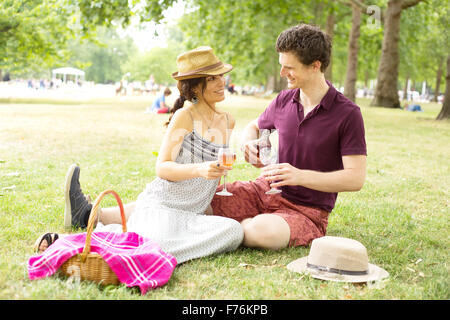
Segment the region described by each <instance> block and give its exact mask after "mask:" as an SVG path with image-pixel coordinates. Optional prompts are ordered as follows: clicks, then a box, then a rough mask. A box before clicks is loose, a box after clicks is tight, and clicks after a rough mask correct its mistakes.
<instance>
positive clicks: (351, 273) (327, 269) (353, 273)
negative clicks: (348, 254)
mask: <svg viewBox="0 0 450 320" xmlns="http://www.w3.org/2000/svg"><path fill="white" fill-rule="evenodd" d="M306 266H307V267H308V268H311V269H315V270H318V271H325V272H331V273H337V274H343V275H347V276H364V275H366V274H369V270H365V271H350V270H342V269H335V268H330V267H324V266H318V265H315V264H311V263H309V262H307V263H306Z"/></svg>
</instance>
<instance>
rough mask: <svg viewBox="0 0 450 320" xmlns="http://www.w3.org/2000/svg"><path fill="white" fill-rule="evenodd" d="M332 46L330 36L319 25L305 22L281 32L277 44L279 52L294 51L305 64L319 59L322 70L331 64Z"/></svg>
mask: <svg viewBox="0 0 450 320" xmlns="http://www.w3.org/2000/svg"><path fill="white" fill-rule="evenodd" d="M331 47H332V44H331V38H330V36H328V35H327V34H326V33H325V32H323V31H322V30H321V29H320V28H319V27H317V26H314V25H309V24H303V23H302V24H299V25H297V26H294V27H291V28H289V29H287V30H284V31H283V32H282V33H280V35H279V36H278V39H277V43H276V45H275V48H276V49H277V52H292V53H294V54H295V56H296V57H297V58H298V59H299V61H300V62H301V63H303V64H304V65H310V64H312V63H313V62H314V61H317V60H319V61H320V63H321V65H320V71H322V72H325V70H326V69H327V67H328V65H329V64H330V56H331Z"/></svg>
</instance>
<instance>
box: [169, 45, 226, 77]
mask: <svg viewBox="0 0 450 320" xmlns="http://www.w3.org/2000/svg"><path fill="white" fill-rule="evenodd" d="M177 68H178V71H177V72H174V73H172V77H173V78H174V79H175V80H185V79H192V78H200V77H206V76H216V75H219V74H224V73H227V72H230V71H231V70H232V69H233V67H232V66H231V65H230V64H227V63H223V62H222V61H220V60H219V58H217V57H216V56H215V55H214V53H213V49H212V48H211V47H207V46H202V47H198V48H195V49H193V50H190V51H187V52H185V53H182V54H180V55H179V56H178V57H177Z"/></svg>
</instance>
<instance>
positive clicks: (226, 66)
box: [172, 63, 233, 80]
mask: <svg viewBox="0 0 450 320" xmlns="http://www.w3.org/2000/svg"><path fill="white" fill-rule="evenodd" d="M231 70H233V66H232V65H231V64H228V63H224V64H223V65H222V66H221V67H220V68H217V69H212V70H208V71H207V72H203V73H195V74H191V75H186V76H183V75H178V72H174V73H173V74H172V78H174V79H175V80H186V79H195V78H203V77H207V76H217V75H219V74H225V73H227V72H230V71H231Z"/></svg>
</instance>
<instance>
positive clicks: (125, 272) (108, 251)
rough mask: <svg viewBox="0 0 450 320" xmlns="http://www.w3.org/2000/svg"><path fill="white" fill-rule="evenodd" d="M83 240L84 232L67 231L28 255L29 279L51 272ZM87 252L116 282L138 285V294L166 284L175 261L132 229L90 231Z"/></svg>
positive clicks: (80, 244)
mask: <svg viewBox="0 0 450 320" xmlns="http://www.w3.org/2000/svg"><path fill="white" fill-rule="evenodd" d="M85 241H86V232H84V233H77V234H71V235H68V236H66V237H62V238H60V239H58V240H56V241H55V242H54V243H53V244H52V245H51V246H50V247H49V248H48V249H47V250H45V251H44V252H43V253H42V254H40V255H36V256H32V257H31V258H30V259H29V260H28V276H29V278H30V280H34V279H40V278H43V277H47V276H51V275H52V274H54V273H55V272H56V270H58V268H59V267H60V266H61V265H62V264H63V263H64V262H65V261H66V260H67V259H69V258H71V257H72V256H74V255H76V254H78V253H81V252H82V251H83V248H84V244H85ZM91 252H95V253H98V254H100V255H101V256H102V258H103V259H104V260H105V261H106V263H108V265H109V266H110V267H111V269H112V270H113V271H114V272H115V274H116V275H117V278H118V279H119V281H120V282H122V283H125V284H126V286H127V287H134V286H139V288H140V289H141V293H142V294H145V293H146V292H147V290H148V289H149V288H157V287H160V286H163V285H164V284H166V283H167V282H168V281H169V279H170V277H171V275H172V272H173V270H174V269H175V266H176V265H177V261H176V259H175V257H174V256H172V255H170V254H168V253H165V252H163V251H162V250H161V248H160V247H159V245H158V244H157V243H156V242H154V241H152V240H150V239H148V238H144V237H141V236H140V235H138V234H136V233H134V232H125V233H114V232H93V233H92V236H91Z"/></svg>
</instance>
